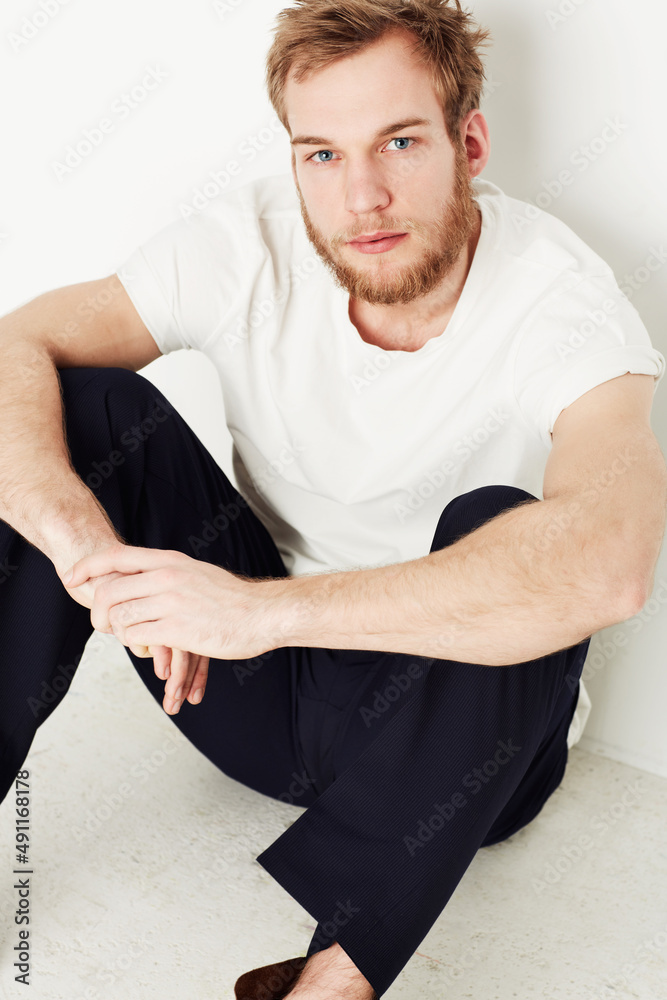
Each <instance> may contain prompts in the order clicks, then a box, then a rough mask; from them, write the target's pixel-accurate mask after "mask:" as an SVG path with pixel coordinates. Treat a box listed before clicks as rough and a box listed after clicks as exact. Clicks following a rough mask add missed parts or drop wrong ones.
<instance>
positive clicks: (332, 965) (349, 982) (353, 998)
mask: <svg viewBox="0 0 667 1000" xmlns="http://www.w3.org/2000/svg"><path fill="white" fill-rule="evenodd" d="M339 998H345V1000H377V994H376V992H375V990H374V989H373V987H372V986H371V984H370V983H369V982H368V980H367V979H366V977H365V976H364V975H362V973H361V972H360V971H359V969H358V968H357V967H356V965H355V964H354V962H353V961H352V959H351V958H350V957H349V955H348V954H347V952H346V951H344V950H343V949H342V948H341V946H340V945H339V944H338V942H337V941H335V942H334V943H333V944H332V945H331V947H330V948H324V949H323V950H322V951H318V952H316V954H315V955H311V956H310V958H309V959H308V961H307V962H306V964H305V965H304V967H303V970H302V972H301V975H300V976H299V978H298V980H297V983H296V986H295V987H294V988H293V989H292V990H291V991H290V992H289V993H288V994H287V996H286V997H285V1000H339Z"/></svg>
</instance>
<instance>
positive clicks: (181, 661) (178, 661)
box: [58, 543, 209, 715]
mask: <svg viewBox="0 0 667 1000" xmlns="http://www.w3.org/2000/svg"><path fill="white" fill-rule="evenodd" d="M112 544H115V543H112ZM121 544H122V543H121ZM105 548H108V546H105ZM58 575H59V576H60V577H61V580H62V577H63V576H64V571H63V572H60V570H58ZM123 576H125V574H124V573H117V572H114V573H104V574H102V575H100V576H95V577H90V578H89V579H88V580H86V581H85V582H84V583H82V584H80V585H79V586H78V587H65V590H66V591H67V593H68V594H69V595H70V597H72V598H73V599H74V600H75V601H76V602H77V603H78V604H81V605H82V606H83V607H84V608H88V609H90V610H92V607H93V604H94V600H95V591H96V589H97V587H98V586H99V585H100V584H101V583H106V582H108V581H110V580H116V579H118V577H123ZM63 586H64V584H63ZM91 622H92V615H91ZM97 631H98V632H106V633H111V634H114V630H113V628H112V627H111V626H109V627H108V628H105V629H100V628H98V629H97ZM127 646H128V649H129V650H130V651H131V652H132V653H134V655H135V656H140V657H143V658H150V657H151V656H152V657H153V667H154V669H155V675H156V677H159V678H160V680H163V681H169V682H170V683H168V684H167V685H166V686H165V693H164V701H163V707H164V710H165V712H167V713H168V714H169V715H175V714H176V713H177V712H178V711H179V709H180V707H181V704H182V703H183V701H184V700H185V699H186V698H187V700H188V701H189V702H191V704H193V705H198V704H199V702H200V701H201V700H202V698H203V697H204V691H205V689H206V680H207V677H208V666H209V658H208V656H198V655H197V654H196V653H189V652H185V651H183V650H180V649H173V650H172V649H170V648H169V646H162V645H150V646H145V645H142V644H140V643H128V644H127ZM179 691H180V695H179V697H178V698H176V697H175V696H176V694H177V693H178V692H179Z"/></svg>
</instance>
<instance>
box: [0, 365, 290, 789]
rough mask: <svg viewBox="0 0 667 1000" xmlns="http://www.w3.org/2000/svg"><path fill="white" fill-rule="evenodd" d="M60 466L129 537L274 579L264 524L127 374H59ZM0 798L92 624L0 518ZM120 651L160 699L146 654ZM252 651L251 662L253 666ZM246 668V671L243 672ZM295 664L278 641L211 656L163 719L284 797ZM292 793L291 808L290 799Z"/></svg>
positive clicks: (273, 555) (280, 567) (276, 565)
mask: <svg viewBox="0 0 667 1000" xmlns="http://www.w3.org/2000/svg"><path fill="white" fill-rule="evenodd" d="M59 376H60V381H61V387H62V395H63V406H64V415H65V423H66V437H67V443H68V445H69V448H70V452H71V457H72V464H73V467H74V468H75V470H76V471H77V473H78V474H79V475H80V476H81V478H82V479H83V481H84V482H85V483H86V484H87V485H88V486H89V487H90V488H91V489H92V490H93V492H94V493H95V495H96V496H97V498H98V499H99V500H100V502H101V504H102V506H103V507H104V509H105V510H106V511H107V513H108V515H109V517H110V519H111V521H112V523H113V524H114V526H115V528H116V530H117V531H118V532H119V534H120V535H121V536H122V537H123V538H124V539H125V540H126V541H127V542H128V543H130V544H132V545H140V546H146V547H156V548H163V549H177V550H179V551H181V552H185V553H187V554H188V555H190V556H192V557H193V558H199V559H202V560H205V561H208V562H211V563H214V564H216V565H219V566H223V567H224V568H226V569H228V570H230V571H232V572H238V573H241V574H244V575H246V576H250V577H262V576H264V577H266V576H270V577H281V576H285V575H286V570H285V567H284V564H283V561H282V558H281V556H280V554H279V552H278V550H277V548H276V546H275V544H274V542H273V540H272V539H271V537H270V535H269V533H268V531H267V530H266V528H265V527H264V526H263V524H262V523H261V522H260V521H259V520H258V518H257V517H256V516H255V515H254V514H253V513H252V511H251V510H250V509H249V507H248V506H247V504H246V502H245V500H244V498H243V497H242V496H241V495H240V494H239V493H238V492H237V491H236V490H235V489H234V487H233V486H232V484H231V483H230V482H229V480H228V478H227V477H226V476H225V474H224V473H223V472H222V470H221V469H220V468H219V466H218V465H217V464H216V462H215V461H214V459H213V458H212V456H211V455H210V454H209V452H208V451H207V450H206V449H205V448H204V446H203V445H202V443H201V442H200V441H199V440H198V438H197V437H196V435H195V434H194V433H193V431H192V430H191V429H190V428H189V427H188V425H187V424H186V422H185V421H184V420H183V419H182V417H181V416H180V415H179V414H178V412H177V411H176V410H175V409H174V407H173V406H172V405H171V404H170V403H169V402H168V401H167V400H166V399H165V398H164V397H163V396H162V394H161V393H160V392H159V391H158V389H157V388H156V387H155V386H154V385H153V384H152V383H151V382H150V381H149V380H148V379H146V378H144V377H143V376H142V375H139V374H138V373H135V372H131V371H127V370H125V369H122V368H72V369H64V370H60V371H59ZM0 565H3V566H5V567H6V573H5V574H4V577H3V579H4V582H3V583H2V584H0V657H1V660H0V662H1V663H2V667H1V671H0V678H1V680H0V684H1V685H2V686H1V693H0V800H2V799H3V798H4V796H5V795H6V794H7V791H8V790H9V788H10V787H11V786H12V784H13V781H14V778H15V775H16V772H17V771H18V770H19V769H20V768H21V766H22V764H23V762H24V760H25V758H26V756H27V754H28V751H29V749H30V746H31V743H32V740H33V738H34V734H35V732H36V730H37V728H38V726H40V725H41V724H42V723H43V722H45V721H46V720H47V719H48V717H49V715H50V714H51V712H52V711H54V709H55V708H56V707H57V706H58V704H60V702H61V701H62V698H63V697H64V696H65V694H66V693H67V691H68V689H69V685H70V682H71V679H72V677H73V675H74V673H75V671H76V668H77V666H78V663H79V661H80V659H81V655H82V653H83V650H84V646H85V644H86V642H87V640H88V638H89V637H90V636H91V634H92V632H93V627H92V624H91V621H90V610H89V609H87V608H84V607H83V606H82V605H80V604H78V603H77V602H76V601H74V600H73V598H71V597H70V596H69V595H68V594H67V592H66V591H65V589H64V588H63V586H62V584H61V582H60V580H59V578H58V576H57V574H56V571H55V568H54V566H53V563H52V562H51V561H50V560H49V559H48V558H47V557H46V556H45V555H44V554H43V553H42V552H41V551H40V550H39V549H37V548H36V547H35V546H33V545H31V544H29V543H28V542H27V541H26V539H25V538H23V536H21V535H20V534H18V533H17V532H15V531H14V530H13V529H12V528H11V527H10V525H8V524H7V523H6V522H5V521H0ZM128 655H129V656H130V659H131V660H132V662H133V664H134V666H135V668H136V669H137V671H138V673H139V675H140V676H141V679H142V681H143V682H144V684H145V685H146V687H147V688H148V689H149V691H150V692H151V694H152V695H153V696H154V697H155V699H156V700H157V701H158V703H159V704H160V705H161V704H162V698H163V695H164V681H160V680H159V679H158V678H157V677H156V676H155V672H154V668H153V660H152V658H151V659H148V658H146V659H143V658H141V657H136V656H134V654H131V653H130V652H129V650H128ZM258 659H259V660H260V661H261V662H260V663H258V662H257V661H258ZM249 675H250V676H249ZM296 683H297V659H296V656H295V650H294V649H292V648H290V647H285V648H282V649H275V650H271V651H270V652H269V653H267V654H264V655H263V657H261V658H253V659H252V660H241V661H238V663H237V662H235V661H231V660H223V659H220V660H216V659H211V661H210V672H209V679H208V683H207V687H206V693H205V695H204V699H203V700H202V702H201V703H200V704H199V705H191V704H190V703H189V702H185V703H184V704H183V706H182V707H181V710H180V712H179V713H178V714H177V715H175V716H170V718H171V719H172V721H173V722H174V724H175V725H176V726H177V727H178V728H179V729H180V730H181V732H182V733H184V735H185V736H186V737H187V738H188V739H189V740H190V742H191V743H193V744H194V746H196V747H197V748H198V749H199V750H200V751H201V752H202V753H203V754H204V755H205V756H206V757H208V759H209V760H211V761H212V762H213V763H214V764H215V765H216V766H217V767H219V768H220V769H221V770H222V771H224V772H225V773H226V774H228V775H230V776H231V777H233V778H235V779H236V780H238V781H240V782H242V783H243V784H246V785H249V786H250V787H252V788H255V789H256V790H258V791H260V792H263V793H264V794H267V795H271V796H275V797H283V796H282V793H283V792H284V790H285V789H286V788H287V787H288V785H289V783H290V780H291V777H292V774H293V772H294V771H296V772H297V773H301V772H302V770H303V763H302V760H301V757H300V753H299V749H298V746H297V741H296V737H295V732H296V730H295V700H296V699H295V694H296ZM302 801H303V800H299V802H298V803H297V804H301V802H302Z"/></svg>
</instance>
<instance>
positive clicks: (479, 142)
mask: <svg viewBox="0 0 667 1000" xmlns="http://www.w3.org/2000/svg"><path fill="white" fill-rule="evenodd" d="M461 140H462V142H463V144H464V146H465V148H466V152H467V154H468V164H469V166H470V176H471V177H477V176H478V175H479V174H481V172H482V170H484V167H485V166H486V165H487V163H488V162H489V156H490V155H491V138H490V136H489V126H488V123H487V121H486V118H485V117H484V115H483V114H482V112H481V111H480V110H479V109H476V110H474V111H469V112H468V114H467V115H466V117H465V118H464V119H463V121H462V122H461Z"/></svg>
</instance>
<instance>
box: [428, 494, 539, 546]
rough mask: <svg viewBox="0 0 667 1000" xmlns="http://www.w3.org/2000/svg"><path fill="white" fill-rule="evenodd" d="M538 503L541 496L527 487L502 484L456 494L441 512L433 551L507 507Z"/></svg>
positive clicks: (472, 529) (467, 532)
mask: <svg viewBox="0 0 667 1000" xmlns="http://www.w3.org/2000/svg"><path fill="white" fill-rule="evenodd" d="M537 502H539V501H538V498H537V497H535V496H533V494H532V493H528V492H527V490H523V489H521V488H520V487H519V486H507V485H503V484H499V485H493V486H479V487H477V489H474V490H470V491H469V492H467V493H462V494H460V496H457V497H454V499H453V500H451V501H450V502H449V503H448V504H447V506H446V507H445V509H444V510H443V512H442V514H441V515H440V518H439V520H438V524H437V527H436V530H435V534H434V537H433V543H432V545H431V552H433V551H434V550H435V549H442V548H444V547H445V546H447V545H451V544H452V543H453V542H455V541H456V540H457V539H459V538H461V537H462V536H463V535H467V534H469V533H470V532H471V531H474V530H475V529H476V528H479V527H480V525H482V524H484V523H485V522H486V521H490V520H491V519H492V518H494V517H497V516H498V515H499V514H502V513H503V511H505V510H509V509H510V508H513V507H519V506H521V505H523V504H528V503H537Z"/></svg>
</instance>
